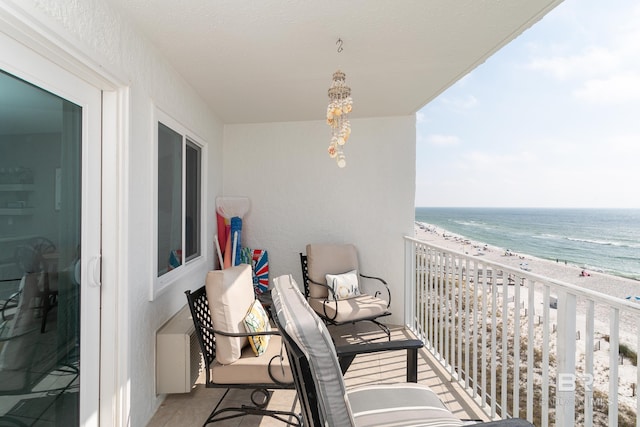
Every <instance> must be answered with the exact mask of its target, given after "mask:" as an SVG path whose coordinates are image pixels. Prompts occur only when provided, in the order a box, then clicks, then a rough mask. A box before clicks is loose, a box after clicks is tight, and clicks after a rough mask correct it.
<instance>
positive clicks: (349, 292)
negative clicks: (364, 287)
mask: <svg viewBox="0 0 640 427" xmlns="http://www.w3.org/2000/svg"><path fill="white" fill-rule="evenodd" d="M327 285H328V286H329V287H330V288H331V289H333V293H331V292H329V299H334V298H333V297H334V296H335V299H337V300H341V299H347V298H352V297H357V296H358V295H360V289H359V288H358V271H357V270H352V271H349V272H347V273H343V274H327Z"/></svg>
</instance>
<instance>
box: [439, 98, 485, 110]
mask: <svg viewBox="0 0 640 427" xmlns="http://www.w3.org/2000/svg"><path fill="white" fill-rule="evenodd" d="M442 103H443V104H444V105H445V106H446V107H448V108H450V109H452V110H454V111H464V110H470V109H472V108H474V107H475V106H477V105H478V99H477V98H476V97H475V96H473V95H468V96H466V97H465V98H442Z"/></svg>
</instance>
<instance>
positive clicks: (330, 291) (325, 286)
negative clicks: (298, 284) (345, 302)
mask: <svg viewBox="0 0 640 427" xmlns="http://www.w3.org/2000/svg"><path fill="white" fill-rule="evenodd" d="M308 280H309V282H311V283H313V284H314V285H318V286H322V287H324V288H327V290H328V291H329V293H330V294H333V300H335V299H336V296H335V291H334V290H333V288H332V287H331V286H329V285H327V284H326V283H319V282H316V281H314V280H311V279H308ZM327 299H329V298H327Z"/></svg>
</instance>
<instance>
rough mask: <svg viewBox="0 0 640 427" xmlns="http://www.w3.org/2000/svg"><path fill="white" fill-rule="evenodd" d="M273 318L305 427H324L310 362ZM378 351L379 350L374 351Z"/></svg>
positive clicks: (498, 425) (519, 425)
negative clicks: (285, 351) (291, 374)
mask: <svg viewBox="0 0 640 427" xmlns="http://www.w3.org/2000/svg"><path fill="white" fill-rule="evenodd" d="M273 317H274V319H275V321H276V324H277V325H278V329H279V330H280V333H281V335H282V341H283V342H284V345H285V347H286V349H287V356H288V357H289V363H290V365H291V371H292V373H293V378H294V382H295V385H296V391H297V392H298V398H299V400H300V406H301V409H302V420H303V423H304V424H303V425H304V426H305V427H324V426H325V423H324V420H323V419H322V416H321V413H320V409H319V406H318V395H317V390H316V385H315V379H314V376H313V372H312V371H311V366H310V364H309V360H308V359H307V356H306V355H305V354H304V352H303V351H302V350H301V349H300V347H299V346H298V345H297V344H296V342H295V341H294V340H293V339H292V338H291V336H289V334H287V332H286V330H285V328H283V327H282V324H281V323H280V321H279V319H278V316H277V315H276V313H275V310H274V313H273ZM372 351H377V350H372ZM474 425H475V426H478V427H534V426H533V424H531V423H529V422H528V421H526V420H523V419H520V418H510V419H505V420H498V421H490V422H480V423H477V424H474Z"/></svg>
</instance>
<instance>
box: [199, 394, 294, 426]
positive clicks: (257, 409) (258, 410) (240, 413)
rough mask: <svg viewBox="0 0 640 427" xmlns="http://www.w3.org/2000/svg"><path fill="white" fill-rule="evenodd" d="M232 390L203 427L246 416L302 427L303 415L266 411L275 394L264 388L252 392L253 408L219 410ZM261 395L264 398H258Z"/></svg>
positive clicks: (214, 409)
mask: <svg viewBox="0 0 640 427" xmlns="http://www.w3.org/2000/svg"><path fill="white" fill-rule="evenodd" d="M230 390H231V389H227V390H226V391H225V392H224V394H223V395H222V397H221V398H220V400H219V401H218V403H217V404H216V407H215V408H213V411H211V414H209V417H208V418H207V420H206V421H205V422H204V424H203V425H202V427H206V426H207V425H208V424H213V423H217V422H218V421H224V420H229V419H232V418H238V417H244V416H245V415H257V416H261V417H265V416H266V417H271V418H274V419H276V420H278V421H281V422H283V423H285V424H287V425H290V426H296V427H302V416H301V414H296V413H295V412H288V411H276V410H270V409H265V408H266V406H267V405H268V404H269V401H270V400H271V396H272V395H273V392H272V391H270V390H267V389H263V388H261V389H255V390H253V391H252V392H251V402H252V403H253V406H252V405H242V406H240V407H228V408H222V409H218V408H219V407H220V405H221V404H222V401H223V400H224V398H225V397H226V396H227V394H228V393H229V391H230ZM259 394H260V395H262V396H258V395H259ZM258 399H260V400H258ZM227 412H231V414H226V413H227ZM222 414H226V415H222ZM221 415H222V416H221ZM289 418H293V421H290V420H289Z"/></svg>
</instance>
